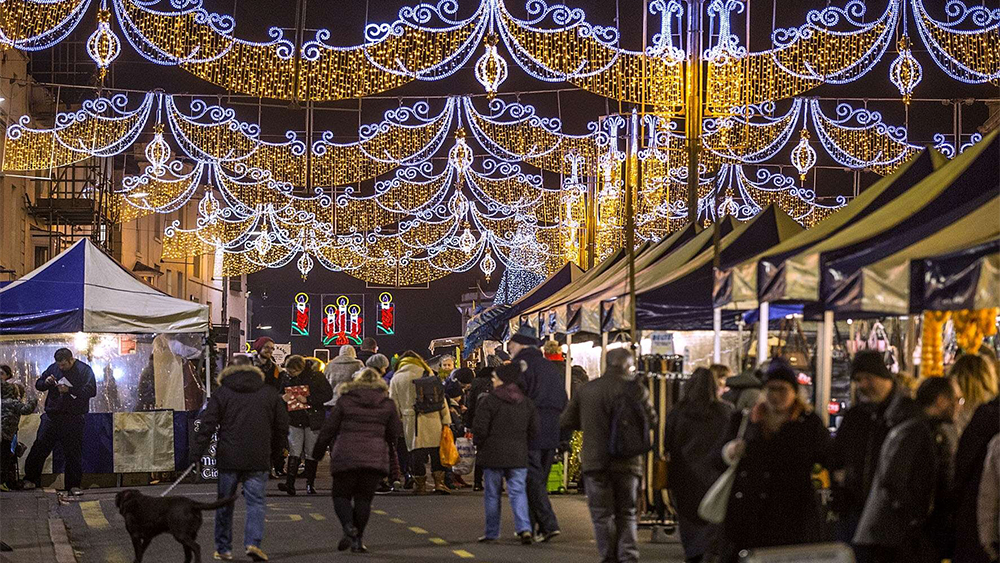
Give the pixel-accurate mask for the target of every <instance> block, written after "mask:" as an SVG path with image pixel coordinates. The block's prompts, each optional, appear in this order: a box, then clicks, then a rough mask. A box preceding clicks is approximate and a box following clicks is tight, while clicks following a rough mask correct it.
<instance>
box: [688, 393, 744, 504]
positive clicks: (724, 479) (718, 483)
mask: <svg viewBox="0 0 1000 563" xmlns="http://www.w3.org/2000/svg"><path fill="white" fill-rule="evenodd" d="M749 418H750V411H749V410H746V411H744V412H743V421H742V422H741V423H740V431H739V432H738V433H737V435H736V437H737V439H743V433H744V432H746V429H747V421H748V420H749ZM739 464H740V460H739V458H737V459H735V460H733V464H732V465H730V466H729V469H726V471H725V472H724V473H723V474H722V475H720V476H719V478H718V479H716V480H715V483H713V484H712V486H711V487H710V488H709V489H708V492H707V493H705V496H704V497H702V499H701V503H700V504H699V505H698V516H699V517H700V518H701V519H702V520H704V521H706V522H709V523H711V524H721V523H722V522H723V521H724V520H725V519H726V509H727V508H728V507H729V494H730V493H731V492H732V490H733V481H735V480H736V467H737V466H739Z"/></svg>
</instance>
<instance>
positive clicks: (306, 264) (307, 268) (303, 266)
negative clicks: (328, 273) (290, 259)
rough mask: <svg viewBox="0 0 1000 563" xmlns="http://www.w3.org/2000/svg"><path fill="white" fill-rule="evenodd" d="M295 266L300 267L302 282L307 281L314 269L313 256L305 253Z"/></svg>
mask: <svg viewBox="0 0 1000 563" xmlns="http://www.w3.org/2000/svg"><path fill="white" fill-rule="evenodd" d="M295 265H296V266H298V267H299V273H300V274H302V281H306V277H307V276H308V275H309V272H311V271H312V269H313V259H312V256H309V253H308V252H303V253H302V256H299V260H298V262H296V263H295Z"/></svg>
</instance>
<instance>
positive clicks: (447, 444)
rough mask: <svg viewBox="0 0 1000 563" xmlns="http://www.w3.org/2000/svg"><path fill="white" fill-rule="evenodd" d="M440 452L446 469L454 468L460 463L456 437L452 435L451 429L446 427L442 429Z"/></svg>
mask: <svg viewBox="0 0 1000 563" xmlns="http://www.w3.org/2000/svg"><path fill="white" fill-rule="evenodd" d="M439 452H440V454H441V465H443V466H445V467H454V466H455V464H457V463H458V460H459V456H458V448H456V447H455V436H454V435H452V433H451V428H450V427H448V426H445V427H444V428H442V429H441V446H440V447H439Z"/></svg>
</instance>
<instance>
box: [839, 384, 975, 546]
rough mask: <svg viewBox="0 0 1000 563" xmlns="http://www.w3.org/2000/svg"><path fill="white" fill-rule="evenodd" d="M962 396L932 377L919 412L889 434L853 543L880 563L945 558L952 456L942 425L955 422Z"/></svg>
mask: <svg viewBox="0 0 1000 563" xmlns="http://www.w3.org/2000/svg"><path fill="white" fill-rule="evenodd" d="M961 399H962V392H961V390H959V388H958V384H957V383H956V382H955V380H954V379H952V378H944V377H931V378H928V379H926V380H925V381H924V382H923V383H921V384H920V388H919V389H918V390H917V406H918V407H919V408H920V414H919V415H918V416H916V417H914V418H911V419H909V420H907V421H906V422H904V423H902V424H900V425H899V426H897V427H895V428H893V429H892V431H890V432H889V436H888V437H887V438H886V440H885V444H883V446H882V452H881V458H882V459H881V460H880V461H879V465H878V471H877V472H876V474H875V480H874V482H873V483H872V489H871V493H870V494H869V496H868V500H867V502H866V503H865V509H864V511H863V512H862V514H861V520H860V522H859V523H858V531H857V533H856V534H855V536H854V544H855V545H856V546H858V547H859V548H860V549H862V550H864V551H867V552H868V553H867V555H868V557H870V560H871V561H874V562H875V563H896V562H898V563H917V562H927V563H930V562H934V563H937V562H939V561H941V559H942V553H941V550H940V548H941V543H940V542H939V541H937V540H938V539H939V538H940V535H941V534H940V532H942V531H946V530H943V529H942V528H943V526H941V525H940V523H939V521H940V520H941V518H940V516H941V507H946V506H947V505H948V502H947V501H948V498H947V494H948V493H949V491H950V484H951V479H952V462H953V460H952V457H951V456H952V454H951V452H952V451H953V450H952V449H951V447H950V445H949V444H948V436H947V432H946V430H945V429H944V428H942V427H943V426H945V425H946V424H951V423H954V421H955V415H956V414H957V413H958V407H959V405H960V404H961Z"/></svg>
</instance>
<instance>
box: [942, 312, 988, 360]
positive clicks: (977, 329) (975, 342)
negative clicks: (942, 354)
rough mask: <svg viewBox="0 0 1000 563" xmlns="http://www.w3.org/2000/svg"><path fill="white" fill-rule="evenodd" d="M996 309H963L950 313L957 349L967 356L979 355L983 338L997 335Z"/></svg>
mask: <svg viewBox="0 0 1000 563" xmlns="http://www.w3.org/2000/svg"><path fill="white" fill-rule="evenodd" d="M998 311H1000V309H998V308H997V307H992V308H988V309H979V310H977V311H973V310H970V309H965V310H961V311H955V312H954V313H952V316H951V318H952V321H954V323H955V339H956V341H957V342H958V347H959V348H961V349H962V351H963V352H965V353H967V354H977V353H979V348H980V347H981V346H982V344H983V338H986V337H988V336H993V335H994V334H996V333H997V324H996V319H997V313H998Z"/></svg>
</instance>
